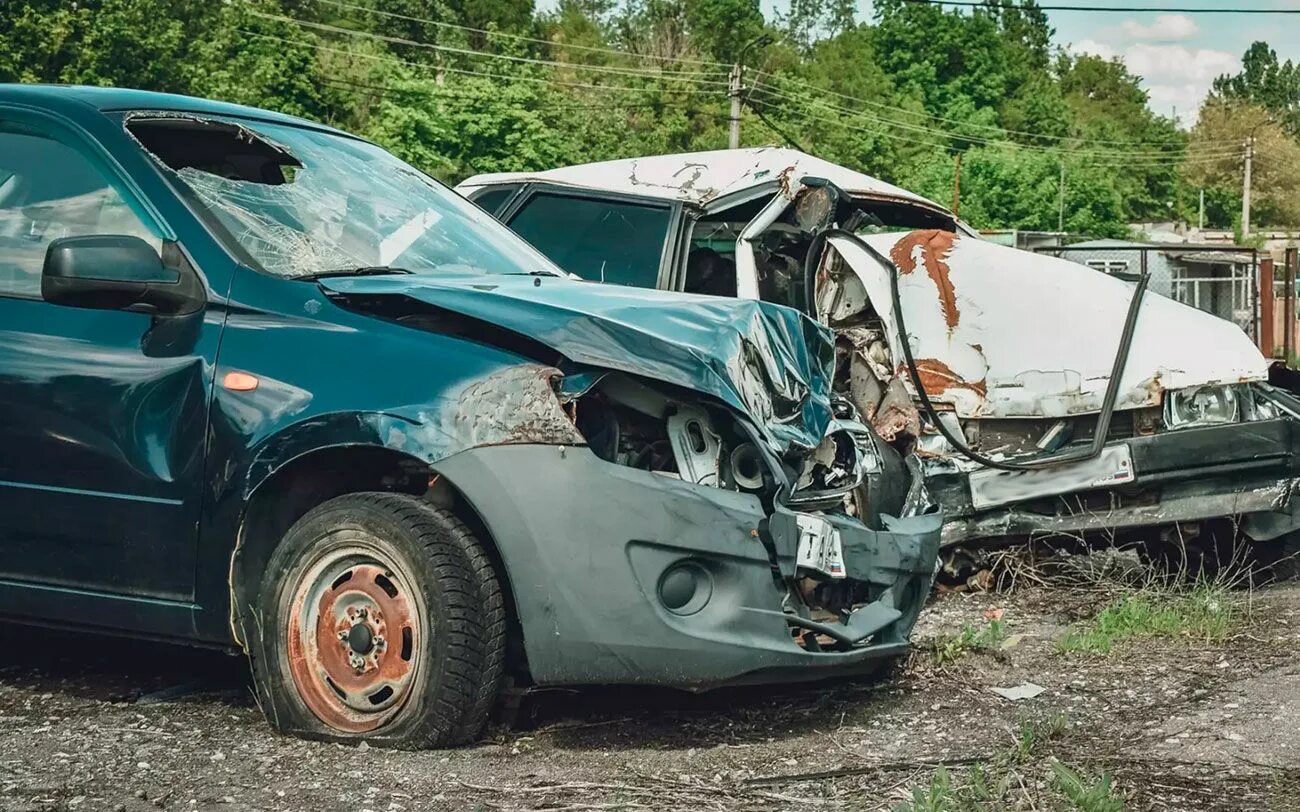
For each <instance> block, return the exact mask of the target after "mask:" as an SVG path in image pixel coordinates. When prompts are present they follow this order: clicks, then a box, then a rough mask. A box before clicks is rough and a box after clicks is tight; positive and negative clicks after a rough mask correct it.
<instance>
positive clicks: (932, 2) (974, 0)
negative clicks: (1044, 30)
mask: <svg viewBox="0 0 1300 812" xmlns="http://www.w3.org/2000/svg"><path fill="white" fill-rule="evenodd" d="M903 2H905V3H911V4H912V5H918V6H957V7H960V8H979V9H985V10H989V11H993V10H996V9H997V6H990V5H988V3H985V2H983V0H903ZM1034 8H1035V9H1036V10H1042V11H1097V12H1101V13H1110V12H1122V13H1124V14H1300V9H1295V8H1259V7H1255V8H1222V7H1216V8H1200V7H1191V8H1153V7H1151V6H1137V7H1134V6H1055V5H1051V6H1045V5H1036V6H1034Z"/></svg>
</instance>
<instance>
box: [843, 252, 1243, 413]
mask: <svg viewBox="0 0 1300 812" xmlns="http://www.w3.org/2000/svg"><path fill="white" fill-rule="evenodd" d="M866 241H867V242H868V243H869V244H870V245H871V246H872V247H873V248H875V249H876V250H877V251H879V252H881V253H882V254H884V255H885V256H889V257H890V258H891V259H892V260H893V262H894V263H895V264H896V265H898V266H899V268H900V270H901V271H902V273H901V274H900V277H899V280H900V284H899V292H900V299H901V301H902V305H903V311H904V320H905V321H906V324H907V330H908V333H909V335H910V337H911V347H912V353H913V355H914V357H915V358H916V360H917V366H918V368H919V369H920V370H921V372H922V378H923V381H924V383H925V387H926V391H927V392H928V393H929V394H930V396H931V399H932V400H933V401H935V402H936V403H945V404H949V405H951V406H952V407H953V408H954V409H955V411H956V412H957V414H958V415H959V416H961V417H968V418H969V417H981V416H991V417H1061V416H1065V415H1071V414H1081V413H1087V412H1095V411H1099V410H1100V409H1101V403H1102V399H1103V397H1104V395H1105V392H1106V385H1107V383H1108V382H1109V380H1110V370H1111V365H1112V363H1113V361H1114V358H1115V353H1116V350H1117V348H1118V346H1119V340H1120V335H1121V333H1122V332H1123V328H1124V320H1125V316H1126V314H1127V311H1128V305H1129V301H1130V300H1131V298H1132V296H1133V290H1134V285H1133V284H1132V283H1129V282H1125V281H1122V280H1119V279H1116V278H1114V277H1111V276H1107V275H1105V274H1103V273H1101V272H1099V271H1095V270H1093V269H1091V268H1088V267H1086V266H1083V265H1079V264H1078V263H1074V262H1069V261H1066V260H1062V259H1058V258H1055V257H1048V256H1043V255H1040V254H1033V253H1029V252H1026V251H1019V250H1016V249H1014V248H1008V247H1005V246H999V245H994V244H992V243H989V242H984V241H981V240H975V239H970V238H963V237H960V236H957V235H953V234H951V233H947V232H936V231H922V232H908V233H903V234H880V235H874V236H870V237H867V238H866ZM831 242H832V244H833V245H834V246H835V248H836V249H837V250H838V251H839V252H840V254H841V255H842V256H843V257H844V259H845V261H846V262H847V263H848V264H849V266H850V267H851V268H852V269H853V271H854V272H855V273H856V274H857V275H858V277H859V279H861V281H862V283H863V286H864V287H865V288H866V290H867V294H868V296H869V297H870V299H871V302H872V304H873V305H874V307H875V308H876V310H877V311H878V312H879V313H880V314H881V316H882V318H883V319H884V321H885V322H886V323H887V325H888V330H887V334H888V338H889V341H890V346H891V349H892V350H893V353H894V359H895V363H901V359H902V353H901V351H900V350H899V348H898V346H897V342H898V329H897V324H896V320H895V317H894V314H893V308H892V307H891V306H890V292H889V276H888V272H887V271H886V269H885V268H884V267H883V266H881V265H880V264H879V263H878V262H877V261H876V260H874V259H873V258H872V257H871V255H870V254H868V253H867V252H866V251H863V250H862V249H861V248H860V247H858V246H857V245H855V244H854V243H852V242H850V241H848V240H845V239H842V238H833V239H832V240H831ZM1267 377H1268V370H1267V362H1266V361H1265V359H1264V357H1263V355H1261V354H1260V352H1259V350H1257V349H1256V348H1255V346H1254V344H1253V343H1252V342H1251V340H1250V338H1248V337H1247V336H1246V334H1245V333H1243V332H1242V331H1241V329H1240V328H1239V327H1237V326H1236V325H1235V324H1232V323H1231V322H1228V321H1224V320H1222V319H1219V318H1217V317H1215V316H1212V315H1210V314H1208V313H1204V312H1201V311H1199V310H1196V309H1195V308H1192V307H1189V306H1187V305H1183V304H1180V303H1178V302H1175V301H1173V300H1171V299H1167V298H1165V297H1163V296H1160V295H1158V294H1155V293H1151V292H1148V293H1147V294H1146V298H1145V300H1144V303H1143V305H1142V309H1141V312H1140V313H1139V316H1138V322H1137V327H1136V331H1135V333H1134V336H1133V344H1132V349H1131V351H1130V353H1129V359H1128V365H1127V367H1126V368H1125V371H1124V376H1123V379H1122V383H1121V388H1120V394H1119V399H1118V401H1117V408H1120V409H1130V408H1137V407H1141V406H1148V405H1157V404H1159V403H1160V402H1161V398H1162V393H1163V391H1164V390H1166V389H1180V388H1183V387H1187V386H1195V385H1198V384H1207V383H1235V382H1239V381H1258V380H1265V379H1266V378H1267Z"/></svg>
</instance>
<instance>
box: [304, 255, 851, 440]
mask: <svg viewBox="0 0 1300 812" xmlns="http://www.w3.org/2000/svg"><path fill="white" fill-rule="evenodd" d="M320 284H321V285H322V286H323V287H325V289H326V290H327V291H330V292H331V293H333V294H335V295H342V296H359V295H366V296H372V295H390V296H404V297H407V298H410V299H413V300H416V301H419V302H423V303H425V304H427V305H429V306H431V307H436V308H441V309H444V310H449V311H452V312H455V313H459V314H461V315H465V316H469V317H472V318H475V319H479V320H482V321H483V322H485V323H488V324H492V325H495V326H496V327H498V328H502V329H505V330H510V331H512V332H515V333H518V334H520V335H524V336H527V337H529V338H531V339H534V340H536V341H539V342H541V343H542V344H545V345H546V346H548V347H550V348H552V349H554V350H555V351H556V352H559V353H561V354H562V355H564V356H565V357H566V358H567V359H568V360H569V361H572V362H574V363H575V364H579V365H582V366H590V367H599V368H601V369H604V370H617V371H620V372H627V373H631V374H634V375H641V376H644V377H646V378H650V379H653V380H657V381H662V382H665V383H670V384H675V385H677V386H683V387H687V388H689V389H692V390H695V391H697V392H702V393H705V394H708V395H712V396H714V397H716V398H718V399H719V400H721V401H722V402H723V403H726V404H728V405H730V406H731V407H733V408H735V409H737V410H739V411H740V412H742V413H743V414H746V415H748V416H749V417H750V419H751V420H752V421H753V423H754V425H755V426H756V427H757V430H758V431H759V432H760V433H761V434H762V436H763V440H764V441H765V442H766V443H767V445H768V446H769V447H770V448H771V450H772V451H774V452H776V453H777V454H780V455H784V454H786V453H787V452H789V451H791V450H794V449H804V450H806V449H810V448H815V447H816V446H817V445H818V444H819V443H821V441H822V438H823V437H824V436H825V434H826V429H827V426H829V424H830V421H831V419H832V414H831V406H830V397H829V392H830V380H831V375H832V373H833V371H834V369H833V368H834V352H835V351H834V346H833V344H832V334H831V332H830V331H829V330H827V329H826V328H825V327H822V326H821V325H819V324H817V323H816V322H814V321H812V320H811V319H809V318H807V317H806V316H803V315H802V314H800V313H798V312H796V311H794V310H791V309H789V308H784V307H778V306H775V305H771V304H767V303H764V302H758V301H752V300H751V301H737V300H734V299H722V298H717V297H710V296H695V297H686V296H681V295H680V294H673V293H661V292H659V291H652V290H642V289H638V288H624V287H619V286H616V285H595V284H575V283H573V282H571V281H569V280H567V279H558V278H550V277H545V278H543V277H529V276H506V275H499V276H494V277H491V278H490V281H487V280H486V279H485V278H484V277H482V276H458V275H452V274H449V275H447V276H370V277H350V278H342V277H341V278H329V279H322V280H320ZM567 371H568V370H566V372H567Z"/></svg>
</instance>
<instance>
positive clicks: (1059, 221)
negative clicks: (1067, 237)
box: [1056, 161, 1065, 232]
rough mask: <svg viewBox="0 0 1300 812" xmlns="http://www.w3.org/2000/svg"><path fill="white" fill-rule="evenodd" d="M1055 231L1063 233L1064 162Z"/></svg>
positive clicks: (1062, 162)
mask: <svg viewBox="0 0 1300 812" xmlns="http://www.w3.org/2000/svg"><path fill="white" fill-rule="evenodd" d="M1056 230H1057V232H1064V231H1065V161H1061V187H1060V192H1059V194H1058V196H1057V200H1056Z"/></svg>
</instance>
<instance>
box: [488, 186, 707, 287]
mask: <svg viewBox="0 0 1300 812" xmlns="http://www.w3.org/2000/svg"><path fill="white" fill-rule="evenodd" d="M498 216H499V217H500V218H501V220H502V221H503V222H505V224H506V225H508V226H509V227H510V229H511V230H512V231H514V232H515V233H516V234H518V235H520V236H521V237H523V238H524V239H525V240H527V241H528V242H530V243H532V244H533V247H535V248H537V250H539V251H541V252H542V253H543V254H545V255H546V256H547V258H549V259H550V260H551V261H552V262H554V263H555V264H556V265H559V266H560V267H561V268H563V269H564V270H566V271H568V272H569V273H572V274H576V275H578V276H581V277H582V278H583V279H588V280H590V281H592V282H603V283H605V284H612V285H629V286H632V287H640V288H667V287H669V286H670V284H671V281H672V277H673V268H674V263H675V260H676V259H677V254H678V246H679V236H680V231H681V229H680V225H681V221H682V213H681V206H680V205H678V204H675V203H669V202H664V201H659V200H646V199H641V198H633V197H629V196H624V195H607V194H600V193H584V192H580V191H575V190H569V189H564V188H559V187H549V186H545V185H536V186H532V187H529V188H528V189H526V190H525V191H524V192H523V193H522V194H521V197H520V199H519V200H518V202H517V203H516V204H514V205H512V206H509V207H507V208H506V209H505V210H503V211H501V212H500V213H499V214H498Z"/></svg>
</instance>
